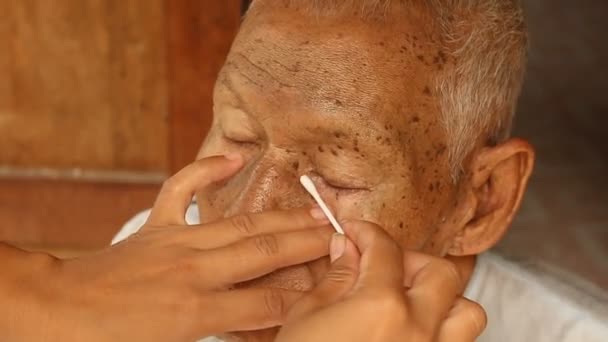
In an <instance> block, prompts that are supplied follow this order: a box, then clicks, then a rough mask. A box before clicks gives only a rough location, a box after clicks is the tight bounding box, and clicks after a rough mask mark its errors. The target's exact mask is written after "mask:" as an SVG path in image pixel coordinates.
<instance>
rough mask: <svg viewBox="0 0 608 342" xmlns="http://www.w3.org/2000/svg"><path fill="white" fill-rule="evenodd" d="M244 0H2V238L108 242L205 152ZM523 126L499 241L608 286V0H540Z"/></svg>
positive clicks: (49, 244)
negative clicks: (515, 210) (512, 212)
mask: <svg viewBox="0 0 608 342" xmlns="http://www.w3.org/2000/svg"><path fill="white" fill-rule="evenodd" d="M244 3H246V1H241V0H223V1H203V0H198V1H197V0H61V1H54V2H50V1H43V0H21V1H10V0H0V15H1V17H0V42H1V43H0V46H2V48H0V74H2V75H3V77H2V78H1V79H0V146H1V147H0V241H9V242H11V243H13V244H16V245H19V246H22V247H24V248H27V249H32V250H37V249H44V250H51V251H55V252H56V253H57V254H59V255H64V256H69V255H72V254H77V253H80V252H82V251H86V250H94V249H97V248H100V247H102V246H104V245H106V244H107V243H108V242H109V241H110V239H111V237H112V236H113V234H114V233H115V232H116V231H117V230H118V229H119V228H120V226H121V225H122V224H123V223H124V222H125V221H126V220H127V219H128V218H130V217H131V216H132V215H133V214H135V213H136V212H138V211H140V210H142V209H145V208H148V207H150V206H151V204H152V202H153V200H154V197H155V195H156V192H157V191H158V189H159V187H160V184H161V182H162V181H163V180H164V179H165V178H166V177H167V176H168V175H170V174H171V173H173V172H175V171H177V170H179V169H180V168H181V167H182V166H184V165H186V164H187V163H189V162H190V161H191V160H193V159H194V157H195V155H196V151H197V149H198V147H199V145H200V144H201V142H202V140H203V137H204V136H205V134H206V131H207V129H208V127H209V124H210V121H211V106H212V104H211V92H212V87H213V84H214V81H215V77H216V75H217V72H218V71H219V69H220V67H221V65H222V63H223V61H224V58H225V55H226V53H227V51H228V49H229V47H230V43H231V41H232V38H233V37H234V35H235V33H236V31H237V29H238V25H239V21H240V15H241V11H242V6H243V4H244ZM525 5H526V10H527V14H528V22H529V28H530V33H531V52H530V65H529V72H528V78H527V83H526V86H525V90H524V95H523V97H522V100H521V105H520V110H519V116H518V119H517V123H516V135H519V136H522V137H524V138H526V139H528V140H530V141H531V142H532V143H533V144H534V145H535V146H536V147H537V149H538V167H537V170H536V173H535V176H534V178H533V180H532V183H531V189H530V192H529V193H528V194H527V197H526V200H525V203H524V205H523V208H522V211H521V214H520V215H519V216H518V218H517V220H516V222H515V225H514V227H513V229H511V231H510V232H509V234H508V235H507V237H506V238H505V239H504V241H503V242H502V243H501V244H500V246H498V248H497V250H498V251H499V252H500V253H501V254H503V255H505V256H507V257H509V258H511V259H516V260H518V261H520V262H522V263H525V264H528V265H530V267H537V268H542V269H545V270H550V271H551V272H553V273H555V274H559V275H560V276H561V277H565V278H567V279H569V280H570V282H571V283H572V284H575V285H576V286H580V287H584V288H585V289H587V290H589V291H597V290H600V289H603V290H606V289H608V142H607V141H606V140H607V138H608V95H607V94H606V91H608V81H607V79H608V46H606V44H605V41H606V38H605V34H606V33H607V32H608V22H607V21H606V20H605V19H604V17H605V15H606V14H608V2H606V1H604V0H581V1H576V2H575V1H566V0H526V1H525Z"/></svg>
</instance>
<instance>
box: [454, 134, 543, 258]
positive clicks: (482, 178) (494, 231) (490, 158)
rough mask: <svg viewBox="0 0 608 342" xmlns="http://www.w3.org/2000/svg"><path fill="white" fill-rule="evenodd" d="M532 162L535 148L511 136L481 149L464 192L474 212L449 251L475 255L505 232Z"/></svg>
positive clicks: (529, 172) (473, 162) (516, 207)
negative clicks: (470, 197) (469, 199)
mask: <svg viewBox="0 0 608 342" xmlns="http://www.w3.org/2000/svg"><path fill="white" fill-rule="evenodd" d="M533 165H534V149H533V148H532V146H531V145H530V144H529V143H527V142H526V141H524V140H521V139H511V140H509V141H507V142H505V143H503V144H500V145H498V146H494V147H486V148H483V149H482V150H480V151H479V152H478V153H477V155H476V156H475V157H474V158H473V161H472V163H471V165H470V177H469V179H468V180H467V181H468V182H469V183H470V184H469V186H468V187H467V191H469V192H470V194H469V196H473V197H474V198H475V200H474V201H470V203H474V205H475V208H474V212H475V213H474V215H471V219H470V220H469V221H468V222H466V223H465V224H464V227H463V228H462V230H461V231H460V232H459V233H458V235H457V236H455V237H454V239H453V242H452V247H451V248H449V250H448V254H450V255H453V256H463V255H475V254H479V253H482V252H484V251H486V250H488V249H490V248H491V247H493V246H494V245H495V244H496V243H497V242H498V241H499V240H500V239H501V238H502V237H503V236H504V234H505V233H506V232H507V230H508V228H509V226H510V225H511V222H512V220H513V217H514V216H515V214H516V212H517V210H518V209H519V206H520V204H521V201H522V198H523V195H524V193H525V190H526V187H527V184H528V180H529V178H530V175H531V174H532V169H533Z"/></svg>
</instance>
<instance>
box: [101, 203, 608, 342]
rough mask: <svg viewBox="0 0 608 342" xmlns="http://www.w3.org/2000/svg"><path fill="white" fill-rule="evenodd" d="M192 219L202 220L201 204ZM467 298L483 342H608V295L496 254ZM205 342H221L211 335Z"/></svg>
mask: <svg viewBox="0 0 608 342" xmlns="http://www.w3.org/2000/svg"><path fill="white" fill-rule="evenodd" d="M149 214H150V212H149V211H145V212H142V213H140V214H138V215H137V216H135V217H134V218H133V219H132V220H131V221H129V222H128V223H127V224H126V225H125V226H124V227H123V229H122V230H121V231H120V232H119V233H118V234H117V235H116V237H115V238H114V240H113V241H112V243H113V244H114V243H118V242H120V241H122V240H124V239H126V238H128V237H129V236H131V235H132V234H135V233H136V232H137V231H139V229H140V228H141V226H142V225H143V224H144V223H145V221H146V219H147V217H148V215H149ZM186 220H187V222H188V223H189V224H197V223H199V222H200V220H199V214H198V210H197V208H196V205H192V206H191V207H190V209H189V210H188V213H187V215H186ZM579 284H580V283H579ZM465 296H466V297H467V298H469V299H471V300H473V301H475V302H477V303H479V304H481V305H482V306H483V308H484V309H485V310H486V312H487V314H488V327H487V329H486V331H485V332H484V334H483V335H482V336H481V337H480V338H479V339H478V342H608V299H607V297H606V296H605V294H603V293H601V291H597V292H596V291H595V290H592V289H590V288H588V289H586V290H582V289H580V288H578V287H575V286H573V285H572V284H566V283H565V282H561V281H559V280H557V278H555V277H554V276H552V275H550V274H549V273H548V272H544V271H539V270H537V269H531V267H529V266H524V265H523V264H520V263H515V262H512V261H508V260H506V259H504V258H502V257H500V256H498V255H494V254H492V253H486V254H484V255H481V256H479V258H478V260H477V265H476V267H475V271H474V273H473V276H472V278H471V281H470V282H469V285H468V288H467V291H466V293H465ZM201 342H221V341H220V340H218V339H216V338H214V337H210V338H207V339H205V340H203V341H201Z"/></svg>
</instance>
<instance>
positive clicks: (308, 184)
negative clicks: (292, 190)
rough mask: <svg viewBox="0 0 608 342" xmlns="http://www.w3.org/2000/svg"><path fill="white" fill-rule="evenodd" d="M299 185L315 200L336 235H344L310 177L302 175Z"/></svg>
mask: <svg viewBox="0 0 608 342" xmlns="http://www.w3.org/2000/svg"><path fill="white" fill-rule="evenodd" d="M300 183H301V184H302V186H303V187H304V189H306V191H308V193H309V194H310V195H311V196H312V198H314V199H315V202H317V204H318V205H319V207H320V208H321V210H323V213H325V216H327V218H328V219H329V222H330V223H331V225H332V226H333V227H334V229H335V230H336V231H337V232H338V233H340V234H342V235H344V229H342V226H340V223H338V220H336V218H335V217H334V215H333V214H332V213H331V210H329V207H328V206H327V204H325V201H323V198H321V195H320V194H319V191H317V187H316V186H315V183H313V181H312V179H310V177H308V176H307V175H304V176H302V177H300Z"/></svg>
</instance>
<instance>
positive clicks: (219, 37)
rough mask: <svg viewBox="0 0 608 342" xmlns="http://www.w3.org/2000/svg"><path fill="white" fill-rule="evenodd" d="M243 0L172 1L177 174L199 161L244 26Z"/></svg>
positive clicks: (168, 5) (173, 133) (170, 58)
mask: <svg viewBox="0 0 608 342" xmlns="http://www.w3.org/2000/svg"><path fill="white" fill-rule="evenodd" d="M240 6H241V1H240V0H225V1H198V0H179V1H176V0H166V8H167V19H168V25H167V30H168V49H167V51H168V53H169V55H168V61H169V66H168V68H169V87H170V88H169V94H170V99H169V108H170V113H171V115H170V117H171V128H170V141H171V142H170V144H171V147H170V149H171V170H172V171H177V170H179V169H180V168H182V167H183V166H185V165H186V164H188V163H190V162H191V161H192V160H194V157H195V156H196V152H197V150H198V148H199V145H200V144H201V142H202V141H203V139H204V137H205V135H206V134H207V131H208V130H209V127H210V125H211V121H212V115H213V113H212V106H213V105H212V103H213V98H212V95H213V86H214V84H215V79H216V77H217V74H218V72H219V70H220V69H221V67H222V65H223V64H224V60H225V58H226V55H227V54H228V51H229V49H230V45H231V43H232V40H233V38H234V36H235V34H236V32H237V30H238V26H239V23H240Z"/></svg>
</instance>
